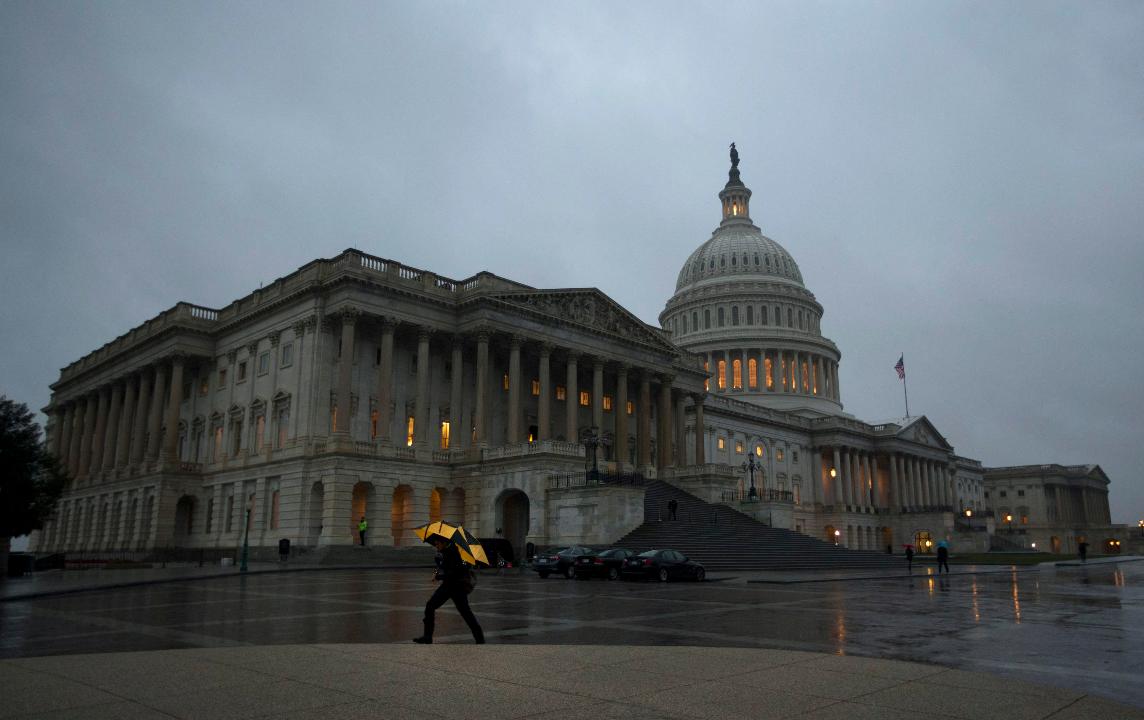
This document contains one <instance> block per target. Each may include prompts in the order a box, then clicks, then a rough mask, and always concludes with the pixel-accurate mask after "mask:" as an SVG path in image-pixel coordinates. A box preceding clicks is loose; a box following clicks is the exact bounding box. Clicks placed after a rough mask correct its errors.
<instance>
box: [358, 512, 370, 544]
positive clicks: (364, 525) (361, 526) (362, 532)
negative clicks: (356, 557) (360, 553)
mask: <svg viewBox="0 0 1144 720" xmlns="http://www.w3.org/2000/svg"><path fill="white" fill-rule="evenodd" d="M368 528H369V523H367V522H366V521H365V515H362V516H361V522H359V523H358V524H357V531H358V535H361V546H362V547H365V531H366V529H368Z"/></svg>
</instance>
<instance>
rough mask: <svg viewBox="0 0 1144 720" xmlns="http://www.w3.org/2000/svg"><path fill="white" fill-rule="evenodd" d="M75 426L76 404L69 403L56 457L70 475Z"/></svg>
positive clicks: (64, 414) (64, 416)
mask: <svg viewBox="0 0 1144 720" xmlns="http://www.w3.org/2000/svg"><path fill="white" fill-rule="evenodd" d="M74 425H75V403H68V404H67V407H65V408H64V413H63V431H62V432H61V433H60V444H59V445H58V446H56V456H57V457H58V458H59V460H60V463H61V465H62V467H63V468H64V469H66V470H67V473H68V475H71V474H72V467H71V442H72V436H73V434H74V431H73V430H72V427H73V426H74Z"/></svg>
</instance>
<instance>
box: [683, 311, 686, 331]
mask: <svg viewBox="0 0 1144 720" xmlns="http://www.w3.org/2000/svg"><path fill="white" fill-rule="evenodd" d="M683 332H687V313H683Z"/></svg>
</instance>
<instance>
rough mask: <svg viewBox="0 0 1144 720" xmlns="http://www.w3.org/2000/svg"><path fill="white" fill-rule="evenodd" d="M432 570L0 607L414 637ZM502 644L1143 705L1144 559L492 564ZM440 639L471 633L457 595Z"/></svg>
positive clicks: (230, 636) (299, 634) (94, 630)
mask: <svg viewBox="0 0 1144 720" xmlns="http://www.w3.org/2000/svg"><path fill="white" fill-rule="evenodd" d="M432 589H433V584H432V582H431V580H430V579H429V573H428V572H427V571H425V570H337V571H324V572H303V573H288V574H265V575H252V576H246V577H241V576H238V577H227V578H215V579H200V580H194V581H190V582H179V583H171V584H159V585H149V586H142V587H132V588H121V589H115V590H103V591H95V592H89V593H80V594H71V595H62V596H56V597H43V598H37V599H31V600H16V601H9V602H4V603H0V657H3V658H16V657H31V656H42V655H61V654H72V653H90V652H117V651H127V650H159V649H177V648H191V647H208V648H214V647H243V646H254V645H274V644H283V645H284V644H315V643H329V644H336V643H391V642H399V643H405V642H408V639H409V638H411V637H413V636H414V635H417V634H419V632H420V629H421V628H420V616H421V612H422V608H423V605H424V602H425V600H426V598H427V597H428V595H429V593H430V592H431V591H432ZM472 600H473V608H474V611H475V612H476V614H477V616H478V617H479V618H480V620H481V623H482V625H483V626H484V628H485V632H486V635H487V636H488V638H489V642H490V643H498V644H513V645H557V646H560V645H565V646H566V645H587V644H594V645H656V646H665V645H666V646H709V647H766V648H776V649H785V650H801V651H811V652H828V653H836V654H842V655H856V656H866V657H880V658H890V659H897V660H906V661H914V662H921V663H936V664H939V665H943V666H946V667H952V668H957V669H962V670H970V671H978V672H986V673H990V674H993V675H1000V676H1002V677H1000V678H999V679H998V686H997V689H998V690H1003V688H1004V685H1005V681H1004V677H1012V678H1016V679H1020V680H1026V681H1031V682H1036V683H1042V684H1048V685H1053V686H1058V687H1063V688H1071V689H1073V690H1077V691H1081V692H1085V693H1091V694H1093V695H1097V696H1103V697H1107V698H1110V699H1113V700H1118V701H1120V702H1124V703H1127V704H1131V705H1135V706H1137V707H1144V688H1142V687H1141V686H1140V683H1139V679H1140V677H1141V673H1142V671H1144V563H1140V562H1137V563H1121V564H1103V565H1088V566H1074V567H1069V566H1066V567H1051V566H1049V567H1043V568H1025V569H1021V570H1013V571H1009V572H1000V573H998V572H993V573H985V574H966V575H958V574H955V575H953V576H945V577H941V578H938V577H933V576H918V577H913V578H906V577H892V578H885V579H872V578H865V579H862V580H860V581H836V582H815V583H797V584H760V583H747V582H745V580H744V579H743V578H738V579H728V580H724V581H720V582H707V583H702V584H694V583H679V584H675V583H672V584H668V585H659V584H645V583H622V582H606V581H601V580H593V581H569V580H563V579H557V578H551V579H548V580H540V579H539V578H538V577H536V576H535V575H534V574H530V573H523V574H518V573H515V572H510V573H509V574H505V575H499V576H498V575H493V574H486V575H484V576H482V577H481V580H480V583H479V585H478V588H477V590H476V592H475V593H474V595H473V596H472ZM437 635H438V641H439V642H471V640H472V638H471V636H470V635H469V633H468V631H467V629H466V628H465V627H464V625H463V624H462V623H461V621H460V619H459V618H458V617H457V615H456V612H455V611H453V610H452V608H451V606H446V607H445V608H443V609H442V611H440V613H439V620H438V631H437Z"/></svg>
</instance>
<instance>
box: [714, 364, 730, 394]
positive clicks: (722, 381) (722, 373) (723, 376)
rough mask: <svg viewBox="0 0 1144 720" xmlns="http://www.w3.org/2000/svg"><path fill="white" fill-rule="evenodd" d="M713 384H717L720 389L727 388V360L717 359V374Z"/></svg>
mask: <svg viewBox="0 0 1144 720" xmlns="http://www.w3.org/2000/svg"><path fill="white" fill-rule="evenodd" d="M715 384H716V385H718V387H719V389H720V390H726V389H727V361H726V360H720V361H719V375H718V377H717V378H716V383H715Z"/></svg>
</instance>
